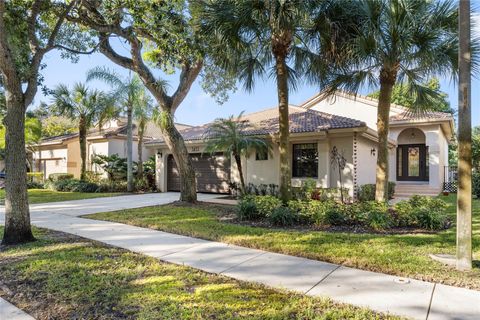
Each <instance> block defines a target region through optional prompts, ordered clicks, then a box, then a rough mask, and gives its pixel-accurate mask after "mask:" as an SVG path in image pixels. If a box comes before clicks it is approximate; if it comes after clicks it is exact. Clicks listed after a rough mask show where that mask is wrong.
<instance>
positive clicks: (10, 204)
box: [2, 89, 35, 244]
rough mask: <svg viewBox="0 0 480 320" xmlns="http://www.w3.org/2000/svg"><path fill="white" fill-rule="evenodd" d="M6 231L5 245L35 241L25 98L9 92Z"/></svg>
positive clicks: (6, 93)
mask: <svg viewBox="0 0 480 320" xmlns="http://www.w3.org/2000/svg"><path fill="white" fill-rule="evenodd" d="M5 100H6V106H7V115H6V116H5V119H4V123H5V127H6V134H5V144H6V153H5V172H6V174H7V176H6V181H5V229H4V234H3V240H2V244H19V243H25V242H29V241H34V240H35V238H34V237H33V234H32V228H31V225H30V211H29V208H28V195H27V167H26V152H25V103H24V100H23V95H20V94H18V95H14V94H12V93H11V92H10V91H9V90H8V89H6V91H5Z"/></svg>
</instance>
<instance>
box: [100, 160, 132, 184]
mask: <svg viewBox="0 0 480 320" xmlns="http://www.w3.org/2000/svg"><path fill="white" fill-rule="evenodd" d="M92 163H93V164H96V165H98V166H100V167H101V168H102V169H103V170H104V171H105V172H106V173H107V175H108V180H110V181H111V182H113V181H116V180H123V179H125V177H126V175H127V170H128V169H127V166H128V164H127V159H126V158H122V157H120V156H119V155H118V154H117V153H115V154H112V155H110V156H107V155H103V154H96V155H94V156H93V157H92ZM124 181H125V180H124Z"/></svg>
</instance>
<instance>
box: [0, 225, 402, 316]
mask: <svg viewBox="0 0 480 320" xmlns="http://www.w3.org/2000/svg"><path fill="white" fill-rule="evenodd" d="M2 232H3V229H2V228H1V227H0V236H1V234H2ZM34 234H35V236H36V238H37V239H38V241H36V242H33V243H29V244H26V245H21V246H17V247H1V246H0V296H2V297H3V298H5V299H7V300H9V301H11V302H12V303H14V304H15V305H17V306H18V307H20V308H22V309H24V310H26V311H27V312H28V313H30V314H32V315H33V316H34V317H35V318H36V319H39V320H40V319H65V320H66V319H234V318H235V319H238V318H248V319H397V318H396V317H392V316H385V315H381V314H376V313H373V312H372V311H369V310H366V309H358V308H355V307H352V306H349V305H341V304H336V303H333V302H331V301H329V300H327V299H318V298H312V297H307V296H303V295H300V294H294V293H289V292H285V291H279V290H273V289H269V288H266V287H264V286H261V285H256V284H249V283H246V282H241V281H236V280H233V279H231V278H227V277H224V276H218V275H214V274H209V273H205V272H202V271H199V270H195V269H192V268H189V267H183V266H178V265H174V264H169V263H163V262H160V261H159V260H156V259H154V258H151V257H147V256H143V255H140V254H135V253H132V252H128V251H126V250H123V249H118V248H114V247H109V246H105V245H102V244H100V243H96V242H91V241H88V240H85V239H82V238H79V237H76V236H73V235H67V234H64V233H59V232H53V231H47V230H42V229H34Z"/></svg>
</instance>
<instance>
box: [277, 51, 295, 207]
mask: <svg viewBox="0 0 480 320" xmlns="http://www.w3.org/2000/svg"><path fill="white" fill-rule="evenodd" d="M285 57H286V51H285V52H283V53H280V54H276V55H275V70H276V73H277V94H278V111H279V119H278V122H279V127H280V128H279V131H280V132H279V133H280V134H279V140H280V144H279V147H278V148H279V152H280V198H281V199H282V201H283V202H285V203H286V202H287V201H288V200H290V198H291V197H292V186H291V180H292V179H291V178H292V169H291V166H290V152H289V151H290V150H289V135H290V129H289V119H288V74H287V64H286V61H285Z"/></svg>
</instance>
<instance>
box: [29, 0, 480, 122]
mask: <svg viewBox="0 0 480 320" xmlns="http://www.w3.org/2000/svg"><path fill="white" fill-rule="evenodd" d="M478 2H479V3H480V0H479V1H478ZM477 12H478V10H477ZM472 20H473V21H474V23H475V27H474V28H475V30H472V35H475V36H477V37H480V14H475V15H474V16H472ZM43 62H44V63H45V64H46V68H45V69H43V70H42V75H43V76H44V79H45V81H44V84H45V85H46V86H47V87H48V88H49V89H53V88H54V87H55V86H56V85H58V84H61V83H63V84H66V85H69V86H72V85H73V84H74V83H75V82H84V81H85V78H86V72H87V71H88V70H89V69H91V68H93V67H95V66H107V67H109V68H111V69H113V70H115V71H116V72H117V73H119V74H121V75H124V76H128V75H129V72H128V71H127V70H125V69H123V68H122V67H120V66H117V65H116V64H114V63H112V62H111V61H110V60H108V59H107V58H106V57H104V56H103V55H102V54H100V53H95V54H92V55H88V56H82V57H81V58H80V60H79V62H78V63H75V64H74V63H71V62H70V61H69V60H63V59H61V57H60V54H59V52H55V51H54V52H51V53H49V54H48V55H47V56H46V57H45V58H44V61H43ZM169 80H171V81H170V82H171V87H170V88H169V90H170V92H169V93H171V92H173V91H174V88H175V86H176V82H177V81H178V80H176V79H175V78H172V79H169ZM440 85H441V90H443V91H445V92H446V93H447V94H448V97H449V100H450V104H451V106H452V107H453V108H454V109H456V108H457V106H458V93H457V87H456V85H455V83H454V81H452V79H451V78H448V79H440ZM89 86H91V87H92V88H99V89H102V90H108V89H109V87H108V86H106V85H105V84H103V83H101V82H98V81H95V82H92V83H91V84H90V85H89ZM318 92H319V88H318V87H316V86H312V85H300V86H299V87H298V88H297V90H296V91H294V92H291V93H290V103H291V104H294V105H299V104H301V103H303V102H304V101H306V100H308V99H309V98H311V97H312V96H314V95H315V94H317V93H318ZM368 92H369V90H367V89H364V90H363V92H361V93H363V94H365V93H368ZM42 101H43V102H46V103H50V102H51V97H49V96H44V95H43V93H42V92H40V91H39V93H38V94H37V95H36V97H35V101H34V103H33V105H32V108H34V107H35V106H37V105H39V103H40V102H42ZM276 105H277V92H276V85H275V82H274V81H273V79H258V80H257V82H256V86H255V89H254V91H253V92H246V91H244V90H243V89H242V88H241V86H239V88H238V90H237V91H236V92H235V93H231V94H230V96H229V100H228V101H227V102H226V103H224V104H223V105H219V104H217V103H216V102H215V100H214V99H213V98H211V97H210V96H209V95H208V94H207V93H205V92H204V91H203V89H202V88H201V86H200V84H199V80H198V79H197V81H196V82H195V83H194V84H193V85H192V88H191V90H190V92H189V93H188V95H187V97H186V98H185V100H184V101H183V102H182V104H181V105H180V107H179V109H178V110H177V112H176V115H175V121H176V122H179V123H185V124H190V125H200V124H204V123H207V122H209V121H212V120H214V119H216V118H220V117H228V116H230V115H238V114H239V113H240V112H242V111H245V112H247V113H249V112H255V111H259V110H263V109H266V108H271V107H275V106H276ZM472 123H473V125H480V75H478V77H477V78H472Z"/></svg>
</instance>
